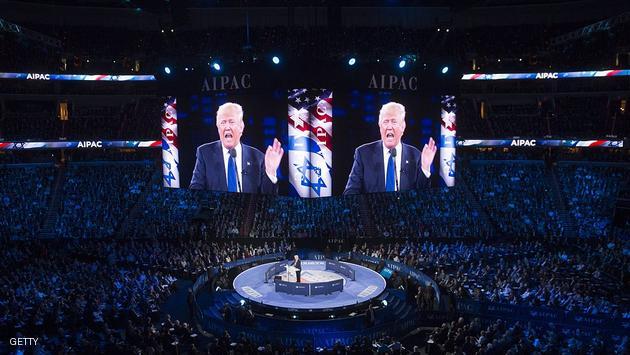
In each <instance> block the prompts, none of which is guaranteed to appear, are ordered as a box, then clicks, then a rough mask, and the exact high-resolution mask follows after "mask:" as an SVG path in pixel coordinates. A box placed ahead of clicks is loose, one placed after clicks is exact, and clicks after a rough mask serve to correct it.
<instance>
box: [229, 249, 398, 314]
mask: <svg viewBox="0 0 630 355" xmlns="http://www.w3.org/2000/svg"><path fill="white" fill-rule="evenodd" d="M287 262H289V261H287ZM340 263H341V264H344V265H346V266H348V267H349V268H351V269H352V270H354V275H355V281H353V280H352V279H350V278H348V277H346V276H343V275H341V274H338V273H335V272H332V271H330V270H326V262H325V261H324V260H302V273H301V281H302V283H319V282H326V281H332V280H337V279H342V280H343V281H344V285H343V290H342V291H336V292H333V293H331V294H327V295H309V296H305V295H292V294H287V293H283V292H276V287H275V284H274V280H273V277H272V278H270V279H269V281H268V282H265V273H266V272H267V270H269V269H270V268H271V267H272V266H273V265H274V264H277V263H275V262H274V263H267V264H262V265H258V266H255V267H252V268H250V269H247V270H245V271H243V272H241V273H240V274H239V275H238V276H236V278H234V282H233V286H234V290H235V291H236V292H237V293H238V294H239V295H240V296H241V297H243V298H245V299H248V300H250V301H252V302H255V303H258V304H260V305H264V306H270V307H275V308H279V309H285V310H297V311H321V310H334V309H337V308H345V307H348V306H356V305H359V304H361V303H364V302H367V301H369V300H371V299H373V298H375V297H377V296H379V295H380V294H381V293H382V292H383V291H384V290H385V287H386V283H385V279H384V278H383V276H381V275H380V274H378V273H377V272H375V271H373V270H370V269H368V268H366V267H363V266H361V265H356V264H350V263H344V262H340ZM276 275H278V276H281V278H282V279H283V280H286V272H281V273H278V274H276ZM291 281H294V280H293V279H292V278H291Z"/></svg>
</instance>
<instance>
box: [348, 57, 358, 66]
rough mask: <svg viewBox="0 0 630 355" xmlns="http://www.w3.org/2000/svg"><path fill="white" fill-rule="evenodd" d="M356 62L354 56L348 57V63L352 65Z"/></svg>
mask: <svg viewBox="0 0 630 355" xmlns="http://www.w3.org/2000/svg"><path fill="white" fill-rule="evenodd" d="M356 62H357V59H356V58H354V57H352V58H350V59H348V65H354V64H355V63H356Z"/></svg>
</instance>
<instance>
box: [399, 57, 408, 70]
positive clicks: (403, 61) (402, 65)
mask: <svg viewBox="0 0 630 355" xmlns="http://www.w3.org/2000/svg"><path fill="white" fill-rule="evenodd" d="M405 65H407V61H406V60H404V59H401V60H400V62H398V67H399V68H400V69H402V68H404V67H405Z"/></svg>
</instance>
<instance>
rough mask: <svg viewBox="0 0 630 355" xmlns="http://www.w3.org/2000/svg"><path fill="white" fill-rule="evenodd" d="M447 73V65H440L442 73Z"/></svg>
mask: <svg viewBox="0 0 630 355" xmlns="http://www.w3.org/2000/svg"><path fill="white" fill-rule="evenodd" d="M446 73H448V67H446V66H444V67H442V74H446Z"/></svg>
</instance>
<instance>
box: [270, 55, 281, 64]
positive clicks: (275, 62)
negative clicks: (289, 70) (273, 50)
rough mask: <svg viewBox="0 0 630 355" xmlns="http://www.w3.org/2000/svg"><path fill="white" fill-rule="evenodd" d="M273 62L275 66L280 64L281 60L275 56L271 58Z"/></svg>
mask: <svg viewBox="0 0 630 355" xmlns="http://www.w3.org/2000/svg"><path fill="white" fill-rule="evenodd" d="M271 61H272V62H273V64H280V58H278V57H277V56H275V55H274V56H273V58H271Z"/></svg>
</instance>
